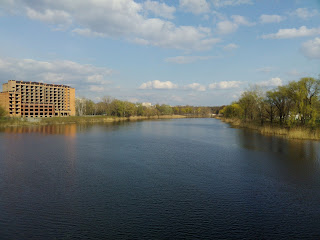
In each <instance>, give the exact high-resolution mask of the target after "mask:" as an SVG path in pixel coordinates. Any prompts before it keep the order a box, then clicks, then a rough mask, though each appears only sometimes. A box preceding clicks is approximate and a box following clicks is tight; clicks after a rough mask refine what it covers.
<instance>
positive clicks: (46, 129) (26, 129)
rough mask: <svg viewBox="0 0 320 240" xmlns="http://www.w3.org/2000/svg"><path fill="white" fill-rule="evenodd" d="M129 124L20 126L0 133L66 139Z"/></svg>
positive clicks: (7, 128)
mask: <svg viewBox="0 0 320 240" xmlns="http://www.w3.org/2000/svg"><path fill="white" fill-rule="evenodd" d="M128 124H130V123H129V122H119V123H118V122H111V123H85V124H75V123H74V124H54V125H38V126H20V127H6V128H0V132H3V133H6V134H28V133H39V134H43V135H56V134H57V135H65V136H67V137H75V136H76V134H77V133H79V132H86V131H90V130H91V129H92V128H94V127H97V126H99V127H100V128H101V127H102V128H103V130H107V131H108V130H113V129H115V128H117V126H124V125H128Z"/></svg>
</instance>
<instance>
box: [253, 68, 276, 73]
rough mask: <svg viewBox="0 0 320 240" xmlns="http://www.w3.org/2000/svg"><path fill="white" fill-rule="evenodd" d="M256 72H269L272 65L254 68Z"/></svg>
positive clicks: (271, 69)
mask: <svg viewBox="0 0 320 240" xmlns="http://www.w3.org/2000/svg"><path fill="white" fill-rule="evenodd" d="M256 71H257V72H262V73H269V72H272V71H273V67H262V68H258V69H257V70H256Z"/></svg>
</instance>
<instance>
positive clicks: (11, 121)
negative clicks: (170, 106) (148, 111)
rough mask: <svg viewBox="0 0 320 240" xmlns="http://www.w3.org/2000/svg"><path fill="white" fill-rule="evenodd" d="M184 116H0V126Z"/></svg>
mask: <svg viewBox="0 0 320 240" xmlns="http://www.w3.org/2000/svg"><path fill="white" fill-rule="evenodd" d="M174 118H185V116H182V115H162V116H150V117H147V116H132V117H109V116H81V117H80V116H74V117H51V118H32V119H28V118H8V117H2V118H0V127H11V126H35V125H53V124H70V123H76V124H82V123H108V122H109V123H110V122H120V121H138V120H146V119H174Z"/></svg>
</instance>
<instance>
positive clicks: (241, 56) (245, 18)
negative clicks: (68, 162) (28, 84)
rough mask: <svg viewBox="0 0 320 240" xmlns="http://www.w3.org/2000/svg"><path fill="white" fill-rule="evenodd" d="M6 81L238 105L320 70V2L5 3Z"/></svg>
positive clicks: (0, 24)
mask: <svg viewBox="0 0 320 240" xmlns="http://www.w3.org/2000/svg"><path fill="white" fill-rule="evenodd" d="M0 36H1V37H0V46H1V48H0V83H1V84H2V83H4V82H6V81H7V80H9V79H16V80H23V81H40V82H48V83H55V84H67V85H70V86H72V87H75V88H76V95H77V97H88V98H91V99H93V100H94V101H99V99H100V98H101V97H103V96H112V97H115V98H118V99H122V100H129V101H132V102H151V103H153V104H156V103H166V104H170V105H185V104H189V105H197V106H200V105H202V106H213V105H215V106H216V105H223V104H229V103H230V102H232V101H234V100H236V99H237V98H238V97H239V96H240V95H241V92H242V91H243V90H244V89H247V88H248V87H249V86H251V85H254V84H257V85H260V86H261V87H263V88H273V87H276V86H279V85H283V84H286V83H288V82H289V81H292V80H298V79H299V78H301V77H304V76H311V77H315V78H318V76H319V74H320V1H318V0H170V1H169V0H158V1H156V0H77V1H74V0H1V1H0Z"/></svg>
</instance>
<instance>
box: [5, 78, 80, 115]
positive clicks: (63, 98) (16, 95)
mask: <svg viewBox="0 0 320 240" xmlns="http://www.w3.org/2000/svg"><path fill="white" fill-rule="evenodd" d="M0 105H1V106H2V107H4V109H5V110H6V111H7V113H8V115H9V116H10V117H53V116H56V117H60V116H75V112H76V110H75V89H74V88H71V87H69V86H65V85H56V84H47V83H39V82H23V81H16V80H9V81H8V83H4V84H3V85H2V92H0Z"/></svg>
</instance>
